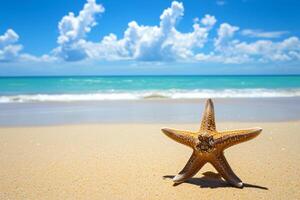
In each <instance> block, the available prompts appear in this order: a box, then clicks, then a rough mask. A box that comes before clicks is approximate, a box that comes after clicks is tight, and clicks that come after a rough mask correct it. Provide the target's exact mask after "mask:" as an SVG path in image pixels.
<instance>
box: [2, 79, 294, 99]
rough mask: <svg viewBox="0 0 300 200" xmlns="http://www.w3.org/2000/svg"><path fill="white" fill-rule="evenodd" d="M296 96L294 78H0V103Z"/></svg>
mask: <svg viewBox="0 0 300 200" xmlns="http://www.w3.org/2000/svg"><path fill="white" fill-rule="evenodd" d="M298 96H300V76H296V75H295V76H83V77H78V76H73V77H72V76H68V77H1V78H0V103H11V102H19V103H22V102H70V101H99V100H138V99H157V98H166V99H203V98H208V97H212V98H245V97H255V98H257V97H264V98H268V97H298Z"/></svg>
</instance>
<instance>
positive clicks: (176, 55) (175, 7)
mask: <svg viewBox="0 0 300 200" xmlns="http://www.w3.org/2000/svg"><path fill="white" fill-rule="evenodd" d="M183 15H184V7H183V4H182V3H179V2H177V1H173V2H172V4H171V7H170V8H167V9H165V10H164V11H163V13H162V14H161V16H160V23H159V26H144V25H139V24H138V23H137V22H136V21H132V22H130V23H129V24H128V28H127V29H126V30H125V32H124V35H123V38H121V39H117V36H116V35H114V34H110V35H108V36H105V37H104V38H103V40H102V41H101V42H100V43H92V42H86V41H85V42H82V44H83V45H84V46H85V52H87V55H88V56H89V57H90V58H93V59H109V60H110V59H113V60H115V59H135V60H140V61H172V60H182V59H188V58H192V56H193V55H194V53H193V50H194V49H195V48H198V49H199V48H202V47H203V46H204V44H205V43H206V42H207V38H208V32H209V31H210V30H211V28H212V27H213V25H214V24H215V23H216V19H215V17H214V16H210V15H205V17H204V18H203V19H201V20H196V21H195V22H194V24H193V31H192V32H189V33H182V32H179V31H178V30H177V29H176V24H177V23H178V22H179V20H180V18H181V17H182V16H183Z"/></svg>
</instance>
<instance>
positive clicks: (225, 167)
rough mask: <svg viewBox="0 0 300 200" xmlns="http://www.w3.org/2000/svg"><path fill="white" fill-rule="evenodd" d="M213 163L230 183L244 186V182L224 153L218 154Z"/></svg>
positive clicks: (240, 186) (239, 186)
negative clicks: (233, 169)
mask: <svg viewBox="0 0 300 200" xmlns="http://www.w3.org/2000/svg"><path fill="white" fill-rule="evenodd" d="M211 164H212V165H213V166H214V167H215V168H216V170H217V171H218V173H219V174H220V175H221V176H222V177H223V178H224V179H225V180H226V181H227V182H228V183H230V184H231V185H233V186H235V187H238V188H242V187H243V182H242V181H241V179H239V177H237V175H235V173H234V172H233V171H232V169H231V167H230V166H229V164H228V162H227V160H226V158H225V156H224V154H223V153H220V154H219V155H217V156H216V157H215V159H213V160H212V161H211Z"/></svg>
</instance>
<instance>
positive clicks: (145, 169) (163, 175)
mask: <svg viewBox="0 0 300 200" xmlns="http://www.w3.org/2000/svg"><path fill="white" fill-rule="evenodd" d="M166 126H167V127H173V128H180V129H190V130H196V129H197V128H198V126H199V125H198V124H196V123H193V124H170V123H169V124H141V123H140V124H130V123H125V124H82V125H60V126H43V127H8V128H5V127H2V128H0V162H1V164H0V177H1V179H0V199H183V198H185V199H203V198H204V199H299V198H300V191H299V188H300V180H299V177H300V172H299V166H300V156H299V155H300V146H299V141H300V134H299V130H300V122H299V121H291V122H251V123H243V122H236V123H234V122H222V123H218V124H217V126H218V129H219V130H223V129H226V128H227V129H235V128H247V127H253V126H260V127H262V128H263V132H262V134H261V135H259V136H258V137H257V138H255V139H254V140H251V141H249V142H246V143H243V144H239V145H236V146H234V147H231V148H230V149H228V150H227V151H226V152H225V155H226V157H227V159H228V161H229V163H230V164H231V166H232V168H233V169H234V171H235V172H236V174H237V175H238V176H239V177H240V178H241V179H242V180H243V182H244V183H245V187H244V188H243V189H237V188H233V187H230V186H229V185H228V184H227V183H226V182H224V181H223V180H221V179H220V178H219V177H218V174H216V171H215V170H214V168H213V167H211V166H210V165H209V164H207V165H205V166H204V168H202V169H201V170H200V172H199V173H198V174H196V176H195V177H194V178H192V179H190V180H189V181H188V182H186V183H182V184H180V185H178V186H173V183H172V180H171V178H172V177H173V176H174V175H176V174H177V173H178V172H179V171H180V170H181V169H182V168H183V166H184V165H185V163H186V161H187V160H188V158H189V156H190V153H191V150H190V149H189V148H187V147H185V146H183V145H180V144H177V143H175V142H174V141H171V140H170V139H168V138H167V137H166V136H165V135H163V134H162V133H161V132H160V128H161V127H166Z"/></svg>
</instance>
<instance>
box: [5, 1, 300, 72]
mask: <svg viewBox="0 0 300 200" xmlns="http://www.w3.org/2000/svg"><path fill="white" fill-rule="evenodd" d="M299 9H300V1H298V0H285V1H284V0H277V1H275V0H264V1H262V0H184V1H169V0H152V1H140V0H123V1H117V0H76V1H74V0H73V1H72V0H44V1H40V0H24V1H20V0H0V76H35V75H46V76H47V75H152V74H153V75H162V74H165V75H178V74H189V75H196V74H221V75H222V74H300V39H299V38H300V20H299V19H300V12H298V11H299Z"/></svg>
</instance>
